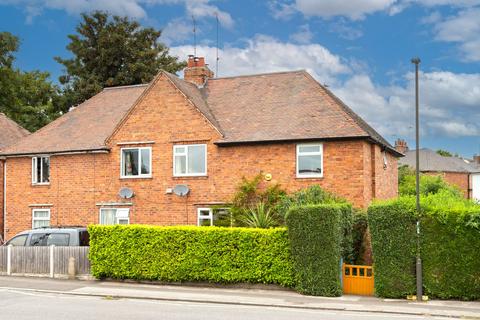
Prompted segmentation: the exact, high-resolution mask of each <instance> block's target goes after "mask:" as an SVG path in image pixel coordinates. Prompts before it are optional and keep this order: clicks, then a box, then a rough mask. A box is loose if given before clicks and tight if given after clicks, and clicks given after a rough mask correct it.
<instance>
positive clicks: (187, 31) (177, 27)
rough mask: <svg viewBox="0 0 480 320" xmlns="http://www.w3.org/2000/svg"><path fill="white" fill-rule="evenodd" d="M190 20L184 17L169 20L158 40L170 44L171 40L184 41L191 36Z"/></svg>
mask: <svg viewBox="0 0 480 320" xmlns="http://www.w3.org/2000/svg"><path fill="white" fill-rule="evenodd" d="M192 30H193V26H192V22H191V21H190V20H185V19H184V18H177V19H173V20H172V21H170V22H169V23H168V24H167V25H166V26H165V27H164V28H163V29H162V35H161V37H160V41H161V42H163V43H165V44H166V45H167V46H170V45H171V44H172V43H173V42H178V41H184V40H187V39H191V38H192V36H193V35H192V34H193V33H192Z"/></svg>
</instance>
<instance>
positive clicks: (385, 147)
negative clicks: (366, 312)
mask: <svg viewBox="0 0 480 320" xmlns="http://www.w3.org/2000/svg"><path fill="white" fill-rule="evenodd" d="M184 74H185V79H180V78H178V77H177V76H175V75H172V74H169V73H167V72H164V71H161V72H160V73H159V74H158V75H157V76H156V77H155V79H154V80H152V81H151V83H149V84H146V85H135V86H124V87H114V88H106V89H104V90H103V91H102V92H100V93H99V94H97V95H96V96H94V97H92V98H91V99H89V100H87V101H85V102H84V103H83V104H81V105H80V106H78V107H77V108H75V109H74V110H72V111H70V112H69V113H67V114H65V115H64V116H62V117H60V118H59V119H57V120H56V121H54V122H52V123H50V124H49V125H47V126H45V127H44V128H42V129H40V130H39V131H37V132H35V133H33V134H32V135H30V136H28V137H26V138H25V139H23V140H22V141H21V142H20V143H18V144H16V145H14V146H12V147H10V148H7V149H6V150H4V151H3V153H2V156H3V157H4V158H5V159H6V166H7V168H8V171H9V175H8V176H7V179H6V187H7V190H8V193H7V195H8V196H7V199H6V225H5V231H6V235H7V237H11V236H12V235H14V234H15V233H17V232H19V231H21V230H25V229H29V228H32V226H33V227H38V226H42V225H48V224H50V225H66V224H68V225H72V224H74V225H87V224H91V223H108V224H111V223H142V224H159V225H173V224H197V223H202V224H205V223H207V224H208V223H210V222H211V219H212V215H213V214H214V213H212V212H213V211H212V206H215V205H219V204H225V203H228V201H229V199H231V196H232V195H233V193H234V192H235V189H236V186H237V185H238V183H239V182H240V181H241V178H242V177H243V176H245V177H253V176H255V175H257V174H258V173H259V172H263V173H264V174H265V175H266V176H267V177H268V178H267V179H266V180H269V181H266V182H265V183H280V184H281V186H282V187H283V188H285V189H287V190H288V191H290V192H291V191H295V190H298V189H301V188H305V187H307V186H309V185H312V184H319V185H320V186H322V187H323V188H325V189H327V190H330V191H332V192H335V193H337V194H339V195H341V196H343V197H345V198H347V199H348V200H350V201H352V202H353V203H354V204H355V206H358V207H365V206H367V205H368V204H369V203H370V201H371V200H372V199H374V198H390V197H394V196H396V195H397V158H398V157H399V156H401V154H400V153H399V152H398V151H396V150H395V149H394V148H393V147H392V146H391V145H390V144H389V143H388V142H387V141H385V140H384V139H383V138H382V137H381V136H380V135H379V134H378V133H377V132H376V131H375V130H374V129H372V128H371V127H370V126H369V125H368V124H367V123H365V122H364V121H363V120H362V119H361V118H360V117H359V116H357V115H356V114H355V113H354V112H353V111H352V110H351V109H350V108H348V107H347V106H346V105H345V104H343V103H342V102H341V101H340V100H339V99H338V98H337V97H335V96H334V95H333V94H332V93H331V92H330V91H329V90H328V89H326V88H325V87H323V86H321V85H320V84H319V83H318V82H317V81H315V80H314V79H313V78H312V77H311V76H310V75H309V74H308V73H307V72H305V71H293V72H279V73H271V74H258V75H251V76H238V77H228V78H212V76H213V73H212V72H211V71H210V70H209V69H208V66H207V65H205V63H204V60H203V58H193V57H190V58H189V61H188V66H187V68H186V69H185V72H184ZM267 174H268V175H267ZM270 176H271V179H269V178H270ZM177 185H185V186H188V189H189V193H188V194H187V195H186V196H178V195H176V194H175V193H174V192H172V188H174V187H175V186H177ZM122 188H128V190H130V191H132V192H133V196H132V197H127V198H124V197H121V196H120V195H119V190H121V189H122ZM126 194H128V192H127V193H125V194H124V195H126Z"/></svg>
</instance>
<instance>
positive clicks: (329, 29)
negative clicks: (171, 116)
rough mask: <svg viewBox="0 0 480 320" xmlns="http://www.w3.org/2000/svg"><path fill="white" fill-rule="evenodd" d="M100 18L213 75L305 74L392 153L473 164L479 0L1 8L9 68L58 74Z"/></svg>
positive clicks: (31, 3) (115, 1)
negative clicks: (192, 59) (136, 31)
mask: <svg viewBox="0 0 480 320" xmlns="http://www.w3.org/2000/svg"><path fill="white" fill-rule="evenodd" d="M92 10H104V11H108V12H110V13H112V14H116V15H122V16H124V15H125V16H129V17H131V18H132V19H136V20H138V21H139V22H140V23H141V24H142V25H143V26H148V27H154V28H157V29H161V30H162V36H161V38H160V41H162V42H163V43H165V44H167V45H168V46H169V47H170V52H171V54H174V55H177V56H179V57H180V58H182V59H186V57H187V55H188V54H193V51H194V48H193V44H194V41H193V32H192V30H193V23H192V16H194V17H195V21H196V38H197V46H196V49H197V55H198V56H204V57H205V58H206V60H207V63H209V64H210V66H211V68H212V69H213V71H216V68H215V60H216V47H217V40H216V39H217V31H216V30H217V24H216V16H218V20H219V32H218V38H219V41H218V47H219V50H218V51H219V58H220V60H219V68H218V74H217V75H218V76H220V77H224V76H235V75H243V74H255V73H263V72H275V71H284V70H299V69H305V70H307V71H308V72H309V73H311V74H312V75H313V76H314V77H315V78H316V79H317V80H318V81H319V82H320V83H322V84H325V85H327V86H328V87H329V89H331V90H332V91H333V92H334V93H335V94H336V95H337V96H339V97H340V98H341V99H342V100H343V101H344V102H345V103H346V104H348V105H349V106H350V107H351V108H352V109H353V110H354V111H355V112H357V113H358V114H359V115H360V116H361V117H363V118H364V119H365V120H366V121H367V122H368V123H369V124H370V125H372V126H373V127H374V128H375V129H376V130H377V131H379V132H380V133H381V134H382V135H383V136H384V137H385V138H386V139H387V140H389V141H390V142H391V143H393V142H394V141H395V140H396V139H398V138H402V139H406V140H407V142H408V144H409V146H410V148H411V149H414V148H415V140H414V135H415V128H414V125H415V118H414V116H415V96H414V92H415V91H414V88H415V83H414V65H413V64H412V63H411V58H413V57H417V56H418V57H420V59H421V63H420V76H419V77H420V84H419V85H420V110H421V111H420V114H421V120H420V121H421V142H420V147H426V148H431V149H446V150H449V151H451V152H452V153H458V154H460V155H463V156H465V157H472V155H473V154H475V153H477V154H480V0H356V1H330V0H264V1H261V0H241V1H239V0H236V1H234V0H230V1H229V0H218V1H213V0H103V1H101V0H97V1H95V0H64V1H62V0H0V31H8V32H11V33H13V34H15V35H17V36H18V37H19V38H20V39H21V47H20V50H19V52H18V54H17V61H16V66H17V67H18V68H20V69H22V70H42V71H48V72H50V74H51V79H52V81H54V82H57V81H58V77H59V76H60V75H61V74H62V72H63V70H62V66H61V65H60V64H58V63H57V62H55V61H54V59H53V58H54V57H55V56H60V57H64V58H65V57H70V56H71V55H70V52H69V51H68V50H67V49H66V45H67V44H68V43H69V40H68V37H67V35H68V34H72V33H75V27H76V25H77V24H78V23H79V21H80V13H82V12H89V11H92Z"/></svg>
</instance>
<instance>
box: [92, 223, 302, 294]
mask: <svg viewBox="0 0 480 320" xmlns="http://www.w3.org/2000/svg"><path fill="white" fill-rule="evenodd" d="M89 233H90V261H91V265H92V273H93V275H94V276H95V277H97V278H105V277H110V278H117V279H137V280H160V281H175V282H177V281H180V282H181V281H208V282H216V283H242V282H243V283H271V284H279V285H282V286H287V287H289V286H292V285H293V267H292V262H291V256H290V247H289V241H288V236H287V231H286V229H284V228H276V229H246V228H222V227H187V226H181V227H180V226H179V227H153V226H140V225H129V226H99V225H92V226H90V227H89Z"/></svg>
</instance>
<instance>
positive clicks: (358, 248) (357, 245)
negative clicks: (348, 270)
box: [349, 210, 371, 265]
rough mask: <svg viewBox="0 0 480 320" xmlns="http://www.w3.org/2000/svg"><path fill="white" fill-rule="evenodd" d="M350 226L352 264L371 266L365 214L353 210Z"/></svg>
mask: <svg viewBox="0 0 480 320" xmlns="http://www.w3.org/2000/svg"><path fill="white" fill-rule="evenodd" d="M353 213H354V214H353V226H352V255H351V260H350V261H349V262H351V263H352V264H360V265H365V264H371V259H370V258H371V243H370V241H368V240H369V235H368V232H369V231H368V222H367V212H366V211H364V210H355V211H354V212H353Z"/></svg>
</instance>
